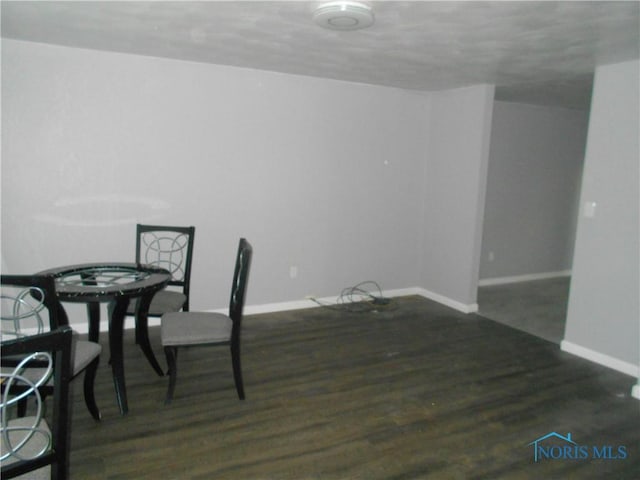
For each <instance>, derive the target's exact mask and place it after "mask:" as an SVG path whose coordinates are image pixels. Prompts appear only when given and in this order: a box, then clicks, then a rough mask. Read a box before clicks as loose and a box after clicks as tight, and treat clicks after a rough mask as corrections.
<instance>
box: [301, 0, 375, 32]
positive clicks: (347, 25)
mask: <svg viewBox="0 0 640 480" xmlns="http://www.w3.org/2000/svg"><path fill="white" fill-rule="evenodd" d="M313 20H314V21H315V22H316V23H317V24H318V25H320V26H321V27H323V28H328V29H331V30H358V29H360V28H367V27H370V26H371V25H373V20H374V17H373V11H372V10H371V7H369V6H368V5H366V4H364V3H361V2H351V1H346V0H345V1H337V2H328V3H323V4H322V5H320V6H319V7H318V8H316V9H315V11H314V12H313Z"/></svg>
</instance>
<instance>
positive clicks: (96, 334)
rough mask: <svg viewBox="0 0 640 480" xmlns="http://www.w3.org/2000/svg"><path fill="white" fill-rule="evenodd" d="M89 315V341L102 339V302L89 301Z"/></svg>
mask: <svg viewBox="0 0 640 480" xmlns="http://www.w3.org/2000/svg"><path fill="white" fill-rule="evenodd" d="M87 316H88V317H89V341H90V342H95V343H98V342H99V341H100V304H99V303H98V302H89V303H87Z"/></svg>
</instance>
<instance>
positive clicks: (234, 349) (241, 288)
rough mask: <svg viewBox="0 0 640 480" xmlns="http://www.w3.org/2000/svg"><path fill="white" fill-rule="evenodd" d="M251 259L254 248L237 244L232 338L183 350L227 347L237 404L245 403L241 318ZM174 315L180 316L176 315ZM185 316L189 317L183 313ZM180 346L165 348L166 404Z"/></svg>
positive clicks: (171, 391) (243, 241) (170, 396)
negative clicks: (166, 367)
mask: <svg viewBox="0 0 640 480" xmlns="http://www.w3.org/2000/svg"><path fill="white" fill-rule="evenodd" d="M252 256H253V248H252V246H251V244H250V243H249V242H248V241H247V240H246V239H244V238H241V239H240V242H239V244H238V253H237V255H236V264H235V269H234V274H233V283H232V285H231V298H230V300H229V315H228V316H229V318H230V319H231V321H232V322H233V324H232V329H231V338H230V339H229V340H227V341H221V342H215V343H201V344H188V345H185V346H190V347H191V346H218V345H230V348H231V363H232V366H233V379H234V382H235V385H236V390H237V392H238V397H239V398H240V400H244V398H245V393H244V383H243V380H242V366H241V362H240V333H241V330H242V316H243V309H244V301H245V295H246V290H247V283H248V279H249V269H250V266H251V259H252ZM175 315H181V313H176V314H175ZM184 315H186V316H188V315H189V313H188V312H187V313H184ZM178 347H179V345H171V346H165V347H164V352H165V356H166V358H167V364H168V366H169V372H168V374H169V387H168V390H167V396H166V399H165V404H169V403H171V401H172V400H173V394H174V391H175V387H176V380H177V360H178Z"/></svg>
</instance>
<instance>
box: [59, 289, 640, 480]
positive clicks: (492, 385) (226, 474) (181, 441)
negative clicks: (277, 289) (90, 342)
mask: <svg viewBox="0 0 640 480" xmlns="http://www.w3.org/2000/svg"><path fill="white" fill-rule="evenodd" d="M128 333H129V334H130V332H128ZM158 334H159V332H158V329H157V328H155V329H153V332H152V341H153V342H154V344H155V345H159V340H158ZM243 347H244V351H243V359H244V372H245V388H246V392H247V399H246V400H245V401H239V400H238V399H237V396H236V393H235V389H234V386H233V377H232V374H231V363H230V358H229V353H228V351H227V350H226V349H224V348H218V349H211V348H209V349H191V350H186V351H184V352H181V353H182V355H181V358H180V359H179V360H180V361H179V377H178V385H177V390H176V398H175V400H174V403H173V404H172V405H171V406H168V407H167V406H164V404H163V399H164V394H165V389H166V381H167V379H166V378H161V377H158V376H156V374H155V373H154V372H153V371H152V370H151V368H150V367H149V365H148V364H147V363H146V360H145V359H144V357H143V356H142V354H141V353H140V352H139V350H138V349H137V348H136V347H135V346H134V345H133V342H132V338H129V340H128V342H127V345H126V347H125V357H126V358H125V360H126V368H127V385H128V389H129V390H128V391H129V406H130V413H129V415H128V416H126V417H121V416H120V415H119V414H118V411H117V407H116V403H115V395H114V391H113V385H112V382H111V377H110V372H109V369H108V365H107V361H106V360H107V357H106V356H105V357H104V358H103V361H102V365H101V366H100V372H99V377H98V384H97V395H98V400H99V404H100V407H101V409H102V412H103V421H102V422H101V423H95V422H94V421H93V420H92V419H91V417H90V416H89V414H88V413H87V411H86V409H85V408H84V404H83V400H82V394H81V388H79V387H81V382H77V381H76V382H74V383H76V384H77V385H76V387H77V388H76V393H75V399H74V406H73V408H74V412H73V433H72V454H71V473H72V478H73V479H77V480H80V479H82V480H85V479H144V478H148V479H242V480H253V479H255V480H279V479H283V480H284V479H296V480H306V479H363V480H364V479H366V480H374V479H398V480H399V479H422V478H429V479H440V478H442V479H472V478H487V479H498V478H505V479H507V478H508V479H518V478H527V479H528V478H532V479H541V478H546V479H547V478H548V479H566V478H580V479H583V478H594V479H627V478H628V479H632V478H634V479H637V478H639V474H640V451H639V444H640V442H639V440H640V403H639V402H638V400H636V399H634V398H632V397H630V395H629V394H630V390H631V387H632V385H633V384H634V383H635V379H634V378H632V377H629V376H626V375H623V374H620V373H617V372H615V371H612V370H609V369H606V368H604V367H600V366H597V365H594V364H592V363H589V362H587V361H585V360H582V359H579V358H577V357H573V356H571V355H569V354H567V353H564V352H561V351H559V348H558V346H557V345H555V344H553V343H551V342H547V341H545V340H542V339H540V338H537V337H534V336H531V335H528V334H526V333H523V332H520V331H517V330H514V329H510V328H508V327H505V326H503V325H500V324H498V323H495V322H492V321H490V320H485V319H483V318H481V317H478V316H475V315H463V314H460V313H457V312H455V311H453V310H450V309H448V308H446V307H443V306H440V305H438V304H436V303H433V302H431V301H428V300H425V299H423V298H420V297H404V298H401V299H396V300H394V302H393V303H392V304H391V305H390V306H389V307H386V308H385V307H381V310H380V311H378V312H372V313H359V314H354V313H344V312H339V311H333V310H328V309H326V308H316V309H308V310H301V311H296V312H285V313H277V314H266V315H256V316H249V317H247V318H246V322H245V329H244V341H243ZM157 353H158V354H159V355H160V353H161V352H160V349H159V348H158V349H157ZM161 361H162V363H164V358H161ZM552 431H555V432H558V433H560V434H562V435H566V434H567V433H571V434H572V439H573V440H574V441H576V442H577V443H578V444H580V445H584V446H592V445H597V446H601V445H608V446H615V447H617V446H619V445H621V446H625V447H626V451H627V454H628V455H627V458H626V459H617V460H613V459H602V458H601V459H580V460H576V459H574V460H565V459H556V460H553V459H543V460H542V461H539V462H537V463H535V462H534V456H533V453H534V452H533V447H532V446H530V445H529V443H530V442H533V441H534V440H536V439H537V438H539V437H541V436H543V435H545V434H547V433H549V432H552Z"/></svg>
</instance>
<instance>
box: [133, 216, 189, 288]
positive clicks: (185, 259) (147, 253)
mask: <svg viewBox="0 0 640 480" xmlns="http://www.w3.org/2000/svg"><path fill="white" fill-rule="evenodd" d="M195 233H196V227H172V226H162V225H142V224H138V225H137V226H136V262H137V263H144V264H150V265H155V266H157V267H160V268H164V269H166V270H169V272H171V281H170V282H169V285H173V286H178V287H181V288H182V291H183V293H184V294H185V295H186V296H187V298H188V297H189V286H190V281H191V260H192V256H193V239H194V235H195Z"/></svg>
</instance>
